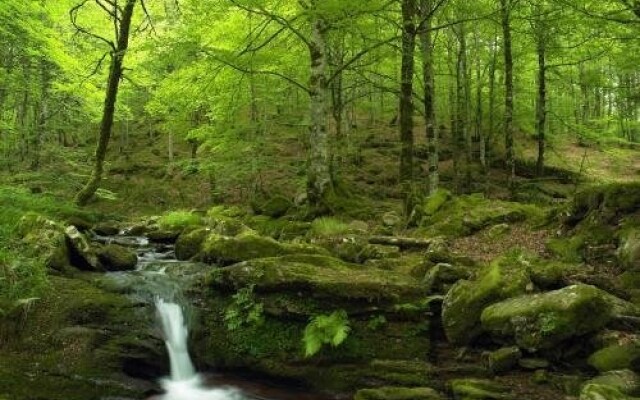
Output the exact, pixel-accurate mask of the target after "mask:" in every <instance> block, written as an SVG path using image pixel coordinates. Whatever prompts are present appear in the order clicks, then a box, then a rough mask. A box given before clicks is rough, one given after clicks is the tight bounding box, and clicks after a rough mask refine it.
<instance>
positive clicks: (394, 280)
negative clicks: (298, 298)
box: [219, 256, 425, 301]
mask: <svg viewBox="0 0 640 400" xmlns="http://www.w3.org/2000/svg"><path fill="white" fill-rule="evenodd" d="M293 257H294V258H279V257H275V258H264V259H255V260H251V261H247V262H244V263H240V264H237V265H233V266H230V267H227V268H224V269H223V270H222V271H221V280H219V284H221V285H222V286H224V287H233V288H236V289H237V288H241V287H244V286H248V285H255V288H256V290H257V291H276V290H284V291H305V292H311V293H313V295H314V296H323V297H324V296H327V297H338V298H350V299H366V300H371V301H373V300H375V299H379V300H386V301H391V300H393V301H398V300H401V299H417V298H419V297H420V296H421V295H423V294H424V293H425V291H424V289H423V287H422V286H421V285H420V284H419V283H418V282H415V281H414V280H413V279H411V278H410V277H408V276H405V275H402V274H398V273H395V272H392V271H384V270H376V269H363V268H361V267H358V266H354V265H351V264H346V263H343V262H342V261H340V260H338V259H334V258H331V257H326V256H302V257H303V258H302V260H303V262H300V261H298V260H299V258H298V259H296V257H300V256H293ZM309 261H311V262H313V263H309Z"/></svg>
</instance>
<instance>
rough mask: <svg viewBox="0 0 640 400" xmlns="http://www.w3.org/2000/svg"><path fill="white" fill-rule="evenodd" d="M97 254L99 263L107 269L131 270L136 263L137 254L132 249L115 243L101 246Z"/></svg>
mask: <svg viewBox="0 0 640 400" xmlns="http://www.w3.org/2000/svg"><path fill="white" fill-rule="evenodd" d="M97 254H98V259H99V260H100V263H101V264H102V266H103V267H104V268H105V269H106V270H107V271H128V270H132V269H134V268H135V267H136V264H137V263H138V256H137V255H136V253H135V252H134V251H132V250H131V249H128V248H126V247H124V246H120V245H117V244H108V245H105V246H102V247H100V248H99V249H98V251H97Z"/></svg>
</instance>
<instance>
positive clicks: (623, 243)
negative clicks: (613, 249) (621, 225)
mask: <svg viewBox="0 0 640 400" xmlns="http://www.w3.org/2000/svg"><path fill="white" fill-rule="evenodd" d="M618 260H619V261H620V264H621V265H622V266H623V267H624V268H625V269H626V270H628V271H640V229H629V230H627V231H626V232H624V233H623V234H622V235H621V237H620V246H619V247H618Z"/></svg>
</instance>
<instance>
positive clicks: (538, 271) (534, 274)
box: [529, 260, 584, 289]
mask: <svg viewBox="0 0 640 400" xmlns="http://www.w3.org/2000/svg"><path fill="white" fill-rule="evenodd" d="M581 269H584V267H581V266H579V265H575V264H565V263H562V262H559V261H546V260H545V261H542V260H536V261H533V262H532V263H531V266H530V268H529V275H530V276H531V280H532V281H533V283H535V284H536V286H537V287H539V288H541V289H560V288H562V287H564V286H566V285H567V284H566V282H567V281H568V279H567V278H568V277H570V276H571V275H574V274H576V273H578V272H580V270H581Z"/></svg>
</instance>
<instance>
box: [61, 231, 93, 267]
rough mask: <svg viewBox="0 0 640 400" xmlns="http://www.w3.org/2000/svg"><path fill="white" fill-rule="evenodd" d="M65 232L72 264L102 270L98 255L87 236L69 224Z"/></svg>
mask: <svg viewBox="0 0 640 400" xmlns="http://www.w3.org/2000/svg"><path fill="white" fill-rule="evenodd" d="M64 233H65V235H66V237H67V245H68V246H69V260H70V261H71V264H72V265H73V266H74V267H77V268H79V269H82V270H90V271H101V270H102V268H101V267H100V263H99V262H98V256H97V254H96V252H95V250H94V249H93V248H92V247H91V245H90V244H89V241H88V240H87V238H86V237H85V236H84V235H83V234H82V233H81V232H80V231H78V229H77V228H76V227H75V226H68V227H67V228H66V229H65V231H64Z"/></svg>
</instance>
